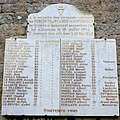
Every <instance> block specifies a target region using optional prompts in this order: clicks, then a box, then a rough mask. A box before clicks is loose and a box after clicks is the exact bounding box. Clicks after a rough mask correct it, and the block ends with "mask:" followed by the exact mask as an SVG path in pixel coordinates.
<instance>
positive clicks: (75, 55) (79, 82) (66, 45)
mask: <svg viewBox="0 0 120 120" xmlns="http://www.w3.org/2000/svg"><path fill="white" fill-rule="evenodd" d="M85 47H86V42H83V41H82V40H72V41H70V40H68V41H67V40H66V41H62V47H61V106H89V105H90V104H89V102H90V97H88V93H87V90H88V89H89V88H90V87H91V85H90V84H89V81H88V83H87V82H86V79H87V78H86V76H87V74H88V73H87V69H88V68H87V67H88V62H87V60H86V58H87V55H88V54H87V52H86V51H85Z"/></svg>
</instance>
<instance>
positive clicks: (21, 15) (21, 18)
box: [14, 12, 28, 27]
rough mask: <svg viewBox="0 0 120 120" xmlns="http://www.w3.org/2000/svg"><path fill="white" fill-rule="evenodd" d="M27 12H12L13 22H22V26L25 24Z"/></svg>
mask: <svg viewBox="0 0 120 120" xmlns="http://www.w3.org/2000/svg"><path fill="white" fill-rule="evenodd" d="M27 17H28V13H27V12H17V13H15V14H14V23H15V24H22V25H23V26H24V27H26V26H27Z"/></svg>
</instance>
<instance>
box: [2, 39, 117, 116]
mask: <svg viewBox="0 0 120 120" xmlns="http://www.w3.org/2000/svg"><path fill="white" fill-rule="evenodd" d="M118 101H119V100H118V80H117V60H116V42H115V40H113V39H107V40H104V39H101V40H100V39H92V40H91V39H90V40H89V39H88V40H84V39H66V38H65V39H41V38H40V39H20V38H18V39H14V38H10V39H7V40H6V47H5V63H4V78H3V95H2V115H53V116H54V115H55V116H56V115H57V116H58V115H59V116H115V115H116V116H118V115H119V103H118Z"/></svg>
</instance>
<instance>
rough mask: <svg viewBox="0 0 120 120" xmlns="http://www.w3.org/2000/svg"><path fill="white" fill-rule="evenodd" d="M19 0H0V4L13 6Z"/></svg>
mask: <svg viewBox="0 0 120 120" xmlns="http://www.w3.org/2000/svg"><path fill="white" fill-rule="evenodd" d="M18 1H19V0H0V3H2V4H5V3H11V4H14V3H16V2H18Z"/></svg>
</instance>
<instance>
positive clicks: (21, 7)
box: [2, 3, 27, 13]
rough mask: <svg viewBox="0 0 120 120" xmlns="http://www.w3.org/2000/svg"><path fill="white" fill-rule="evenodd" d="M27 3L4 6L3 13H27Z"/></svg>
mask: <svg viewBox="0 0 120 120" xmlns="http://www.w3.org/2000/svg"><path fill="white" fill-rule="evenodd" d="M26 11H27V3H24V4H23V3H16V4H4V5H2V12H6V13H16V12H26Z"/></svg>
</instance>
